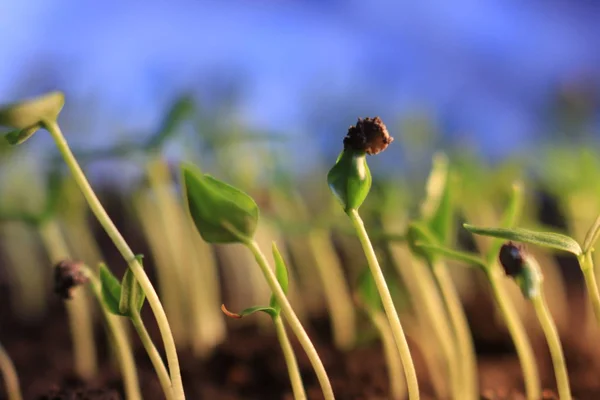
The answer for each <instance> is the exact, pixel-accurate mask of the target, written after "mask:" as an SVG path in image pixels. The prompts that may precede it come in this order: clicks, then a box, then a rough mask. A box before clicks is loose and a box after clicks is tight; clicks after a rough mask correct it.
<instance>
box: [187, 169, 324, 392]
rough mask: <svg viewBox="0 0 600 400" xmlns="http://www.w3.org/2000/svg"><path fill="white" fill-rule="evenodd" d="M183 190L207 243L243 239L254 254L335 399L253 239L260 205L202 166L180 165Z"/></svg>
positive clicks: (307, 340) (302, 331)
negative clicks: (211, 174)
mask: <svg viewBox="0 0 600 400" xmlns="http://www.w3.org/2000/svg"><path fill="white" fill-rule="evenodd" d="M181 172H182V185H183V192H184V196H185V198H186V202H187V204H188V209H189V213H190V216H191V218H192V220H193V221H194V223H195V225H196V228H197V229H198V232H200V235H201V236H202V238H203V239H204V240H205V241H206V242H208V243H240V244H243V245H244V246H246V247H247V248H248V249H249V250H250V251H251V252H252V254H253V255H254V257H255V259H256V262H257V264H258V266H259V267H260V269H261V271H262V273H263V275H264V277H265V279H266V281H267V284H268V285H269V287H270V289H271V292H272V293H273V296H274V298H275V299H276V300H277V303H278V304H279V306H280V307H281V310H282V312H283V316H284V318H285V319H286V320H287V321H288V323H289V325H290V328H291V329H292V331H293V332H294V334H295V335H296V337H297V338H298V341H299V342H300V344H301V345H302V347H303V349H304V351H305V352H306V355H307V356H308V358H309V360H310V362H311V364H312V366H313V368H314V370H315V373H316V375H317V378H318V380H319V383H320V385H321V389H322V391H323V395H324V396H325V399H327V400H332V399H334V395H333V389H332V387H331V383H330V382H329V378H328V377H327V373H326V371H325V367H324V366H323V362H322V361H321V359H320V357H319V355H318V353H317V351H316V349H315V347H314V345H313V343H312V342H311V340H310V338H309V337H308V334H307V333H306V331H305V330H304V327H303V326H302V323H301V322H300V320H299V319H298V316H297V315H296V313H295V312H294V310H293V308H292V306H291V304H290V302H289V301H288V299H287V297H286V294H285V292H284V291H283V288H282V287H281V285H280V284H279V282H278V280H277V277H276V275H275V273H274V272H273V271H272V270H271V268H270V267H269V263H268V261H267V259H266V257H265V255H264V254H263V253H262V251H261V250H260V248H259V246H258V244H257V243H256V241H255V240H254V233H255V231H256V227H257V224H258V213H259V210H258V206H257V205H256V203H255V202H254V200H253V199H252V198H251V197H250V196H248V195H247V194H246V193H244V192H242V191H241V190H239V189H237V188H235V187H233V186H230V185H228V184H226V183H224V182H222V181H220V180H218V179H215V178H213V177H212V176H210V175H207V174H203V173H202V172H201V171H200V169H199V168H197V167H195V166H193V165H190V164H183V165H182V166H181Z"/></svg>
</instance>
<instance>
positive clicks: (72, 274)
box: [54, 260, 142, 400]
mask: <svg viewBox="0 0 600 400" xmlns="http://www.w3.org/2000/svg"><path fill="white" fill-rule="evenodd" d="M100 268H101V269H103V268H106V267H105V266H103V265H101V267H100ZM54 276H55V278H54V291H55V292H56V293H57V294H58V295H59V296H60V297H61V298H63V299H65V300H70V299H72V297H73V289H74V288H75V287H77V286H79V285H82V284H86V283H89V285H90V286H91V288H92V292H93V294H94V296H95V297H96V300H97V301H98V303H99V304H100V308H101V310H102V314H103V315H104V319H105V321H106V325H107V328H108V333H109V335H110V338H111V341H112V345H113V346H114V350H115V354H116V356H117V359H118V363H119V368H120V370H121V374H122V375H123V387H124V389H125V398H126V399H127V400H142V394H141V392H140V384H139V380H138V373H137V367H136V365H135V360H134V357H133V349H132V348H131V343H130V342H129V339H128V337H127V332H126V331H125V329H124V327H123V325H121V323H120V320H119V319H118V318H117V317H116V316H115V315H113V314H111V312H112V311H111V310H110V309H109V308H108V306H107V303H106V302H105V299H104V295H103V290H102V283H101V281H100V279H99V278H98V276H97V274H96V273H94V272H93V271H92V270H91V269H90V268H89V267H88V266H87V265H85V264H83V263H80V262H73V261H66V260H65V261H62V262H60V263H58V264H57V265H56V266H55V273H54Z"/></svg>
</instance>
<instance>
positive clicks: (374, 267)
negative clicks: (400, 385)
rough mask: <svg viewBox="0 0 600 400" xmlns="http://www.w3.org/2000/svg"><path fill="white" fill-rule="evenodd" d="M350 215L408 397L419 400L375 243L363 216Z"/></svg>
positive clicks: (416, 386) (413, 373) (417, 387)
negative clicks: (379, 300) (400, 366)
mask: <svg viewBox="0 0 600 400" xmlns="http://www.w3.org/2000/svg"><path fill="white" fill-rule="evenodd" d="M348 216H349V217H350V220H351V221H352V224H353V225H354V228H355V229H356V233H357V235H358V239H359V240H360V243H361V245H362V247H363V251H364V252H365V256H366V257H367V262H368V264H369V268H370V269H371V274H372V275H373V279H374V280H375V285H376V286H377V291H378V292H379V295H380V296H381V302H382V303H383V309H384V310H385V313H386V315H387V318H388V320H389V321H390V327H391V329H392V333H393V334H394V340H395V342H396V347H397V348H398V352H399V353H400V359H401V360H402V365H403V366H404V374H405V376H406V382H407V385H408V397H409V399H410V400H417V399H419V397H420V395H419V383H418V381H417V373H416V371H415V366H414V363H413V360H412V357H411V355H410V349H409V347H408V342H407V341H406V336H405V335H404V330H403V329H402V325H401V324H400V318H399V317H398V313H397V312H396V306H394V302H393V300H392V296H391V294H390V291H389V289H388V287H387V283H386V282H385V278H384V276H383V271H382V270H381V267H380V266H379V261H377V256H376V255H375V250H374V249H373V245H372V244H371V241H370V240H369V235H368V234H367V230H366V229H365V225H364V223H363V221H362V218H361V217H360V215H359V214H358V211H357V210H350V211H349V212H348Z"/></svg>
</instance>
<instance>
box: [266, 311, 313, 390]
mask: <svg viewBox="0 0 600 400" xmlns="http://www.w3.org/2000/svg"><path fill="white" fill-rule="evenodd" d="M273 324H275V331H276V332H277V339H279V344H280V345H281V350H282V351H283V357H284V358H285V363H286V365H287V370H288V375H289V376H290V382H291V384H292V391H293V392H294V399H295V400H306V392H305V391H304V386H303V385H302V377H301V376H300V369H299V368H298V361H297V360H296V355H295V354H294V349H292V344H291V343H290V339H289V338H288V335H287V332H286V331H285V326H284V325H283V320H282V319H281V316H279V315H277V316H276V317H273Z"/></svg>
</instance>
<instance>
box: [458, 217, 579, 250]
mask: <svg viewBox="0 0 600 400" xmlns="http://www.w3.org/2000/svg"><path fill="white" fill-rule="evenodd" d="M463 226H464V227H465V229H466V230H468V231H469V232H472V233H475V234H478V235H484V236H492V237H497V238H502V239H506V240H513V241H515V242H524V243H530V244H535V245H538V246H544V247H550V248H553V249H557V250H563V251H568V252H569V253H573V254H575V255H577V256H579V255H581V253H582V250H581V247H580V246H579V243H577V242H576V241H575V239H573V238H571V237H569V236H566V235H561V234H560V233H553V232H536V231H531V230H528V229H523V228H512V229H509V228H480V227H476V226H473V225H469V224H464V225H463Z"/></svg>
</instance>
